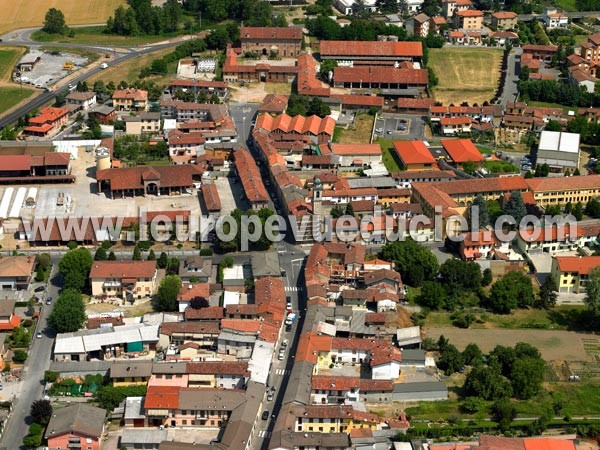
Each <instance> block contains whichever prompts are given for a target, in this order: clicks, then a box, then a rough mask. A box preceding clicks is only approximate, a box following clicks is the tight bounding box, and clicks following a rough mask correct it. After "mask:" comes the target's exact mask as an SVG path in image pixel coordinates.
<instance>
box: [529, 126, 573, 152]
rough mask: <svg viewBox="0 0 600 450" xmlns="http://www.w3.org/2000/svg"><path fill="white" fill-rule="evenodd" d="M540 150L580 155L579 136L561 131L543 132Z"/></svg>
mask: <svg viewBox="0 0 600 450" xmlns="http://www.w3.org/2000/svg"><path fill="white" fill-rule="evenodd" d="M539 149H540V150H549V151H555V152H566V153H578V152H579V134H577V133H563V132H560V131H542V135H541V137H540V145H539Z"/></svg>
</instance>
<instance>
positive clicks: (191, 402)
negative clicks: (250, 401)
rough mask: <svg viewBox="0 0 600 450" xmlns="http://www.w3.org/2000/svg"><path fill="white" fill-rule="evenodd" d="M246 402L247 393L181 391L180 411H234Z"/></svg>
mask: <svg viewBox="0 0 600 450" xmlns="http://www.w3.org/2000/svg"><path fill="white" fill-rule="evenodd" d="M261 399H262V397H261ZM244 401H245V391H238V390H232V389H196V388H194V389H182V390H180V391H179V409H183V410H186V409H189V410H192V411H204V410H213V411H233V410H235V409H236V408H237V407H238V406H240V405H241V404H242V403H244ZM255 417H256V416H255Z"/></svg>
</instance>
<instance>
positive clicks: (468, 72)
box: [428, 47, 502, 105]
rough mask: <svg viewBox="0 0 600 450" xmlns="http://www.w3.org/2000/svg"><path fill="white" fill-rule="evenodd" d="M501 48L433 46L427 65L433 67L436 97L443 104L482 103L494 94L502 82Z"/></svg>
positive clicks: (434, 93) (434, 94) (434, 95)
mask: <svg viewBox="0 0 600 450" xmlns="http://www.w3.org/2000/svg"><path fill="white" fill-rule="evenodd" d="M501 63H502V50H501V49H495V48H460V47H446V48H443V49H441V48H439V49H438V48H433V49H431V50H430V51H429V63H428V66H429V67H431V68H432V69H433V71H434V72H435V74H436V76H437V78H438V81H439V83H438V85H437V86H435V87H434V88H433V89H432V91H433V97H434V99H435V101H437V102H442V103H443V104H444V105H447V104H450V103H454V104H461V103H463V102H465V101H466V102H469V103H470V104H473V103H477V104H481V103H483V102H484V101H489V100H491V99H492V98H493V97H494V94H495V93H496V89H497V88H498V83H499V81H500V66H501Z"/></svg>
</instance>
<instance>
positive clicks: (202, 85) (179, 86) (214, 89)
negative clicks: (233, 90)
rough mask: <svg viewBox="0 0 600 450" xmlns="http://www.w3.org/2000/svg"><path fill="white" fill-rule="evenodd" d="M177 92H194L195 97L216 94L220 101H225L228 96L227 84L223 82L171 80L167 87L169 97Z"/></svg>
mask: <svg viewBox="0 0 600 450" xmlns="http://www.w3.org/2000/svg"><path fill="white" fill-rule="evenodd" d="M177 91H184V92H188V91H191V92H194V93H195V95H198V94H201V93H203V94H206V95H207V96H208V97H211V96H212V95H213V94H216V95H217V97H218V98H219V99H220V100H224V99H227V98H228V96H229V89H228V87H227V83H225V82H223V81H208V80H197V79H194V80H181V79H178V80H173V81H172V82H171V85H170V86H169V92H170V93H171V95H175V94H176V93H177Z"/></svg>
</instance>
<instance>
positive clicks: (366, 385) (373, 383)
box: [360, 379, 394, 392]
mask: <svg viewBox="0 0 600 450" xmlns="http://www.w3.org/2000/svg"><path fill="white" fill-rule="evenodd" d="M393 389H394V384H393V383H392V380H367V379H361V380H360V390H361V391H363V392H369V391H383V392H385V391H387V392H391V391H392V390H393Z"/></svg>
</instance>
